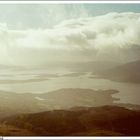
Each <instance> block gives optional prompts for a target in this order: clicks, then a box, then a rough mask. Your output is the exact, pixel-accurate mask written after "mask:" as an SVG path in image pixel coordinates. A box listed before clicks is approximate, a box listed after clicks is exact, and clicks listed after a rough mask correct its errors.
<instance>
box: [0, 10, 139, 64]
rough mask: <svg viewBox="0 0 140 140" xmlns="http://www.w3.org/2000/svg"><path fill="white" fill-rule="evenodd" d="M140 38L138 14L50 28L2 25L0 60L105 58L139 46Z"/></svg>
mask: <svg viewBox="0 0 140 140" xmlns="http://www.w3.org/2000/svg"><path fill="white" fill-rule="evenodd" d="M139 38H140V14H139V13H109V14H106V15H102V16H96V17H89V18H79V19H71V20H66V21H63V22H62V23H60V24H58V25H56V26H54V27H53V28H50V29H31V30H10V29H8V27H7V26H6V24H0V46H1V47H0V55H1V59H0V63H12V64H20V65H25V64H45V63H46V62H47V61H63V60H65V61H66V60H68V61H72V59H73V61H76V60H77V61H79V60H81V59H84V60H85V61H89V60H91V61H92V60H94V59H102V58H103V59H104V57H106V56H105V55H107V54H108V53H110V52H111V53H112V57H113V56H114V55H117V53H120V51H119V50H120V49H122V48H123V49H127V48H131V47H133V46H140V39H139ZM113 58H114V57H113ZM74 59H75V60H74Z"/></svg>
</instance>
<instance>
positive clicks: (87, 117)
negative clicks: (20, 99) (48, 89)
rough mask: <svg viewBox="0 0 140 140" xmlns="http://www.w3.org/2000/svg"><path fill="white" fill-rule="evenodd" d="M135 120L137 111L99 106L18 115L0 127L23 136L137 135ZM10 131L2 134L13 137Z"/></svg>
mask: <svg viewBox="0 0 140 140" xmlns="http://www.w3.org/2000/svg"><path fill="white" fill-rule="evenodd" d="M139 118H140V111H135V110H129V109H126V108H123V107H116V106H102V107H80V108H72V109H69V110H53V111H46V112H40V113H33V114H21V115H16V116H11V117H8V118H5V119H3V120H1V121H0V124H1V126H4V128H6V126H11V128H14V130H15V129H16V132H17V133H16V134H15V135H18V132H20V133H19V135H23V136H26V135H33V136H140V129H139V126H140V119H139ZM7 128H8V127H7ZM1 129H2V127H1V128H0V133H1ZM14 130H12V129H10V130H7V129H5V131H6V133H5V135H12V133H11V132H13V135H14ZM22 130H23V133H22ZM25 131H26V132H27V133H25Z"/></svg>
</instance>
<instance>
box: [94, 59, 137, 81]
mask: <svg viewBox="0 0 140 140" xmlns="http://www.w3.org/2000/svg"><path fill="white" fill-rule="evenodd" d="M93 74H98V75H99V77H101V78H107V79H110V80H114V81H119V82H131V83H140V60H139V61H134V62H129V63H126V64H123V65H120V66H116V67H113V68H110V69H106V70H102V71H96V72H94V73H93Z"/></svg>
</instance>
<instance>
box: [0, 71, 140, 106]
mask: <svg viewBox="0 0 140 140" xmlns="http://www.w3.org/2000/svg"><path fill="white" fill-rule="evenodd" d="M40 73H41V74H40ZM64 74H65V75H64ZM66 74H67V75H66ZM90 76H91V75H90V73H86V74H83V75H82V74H81V75H80V74H79V75H76V74H75V75H72V74H71V73H68V72H63V73H60V72H57V73H54V72H52V73H49V74H48V73H46V72H40V71H38V72H37V71H34V72H27V73H26V72H18V73H16V72H15V73H12V74H11V73H8V72H7V73H4V72H3V73H2V72H1V76H0V90H4V91H11V92H16V93H29V92H30V93H36V94H37V93H43V92H48V91H54V90H58V89H62V88H86V89H87V88H89V89H115V90H118V91H119V92H118V93H117V94H114V95H113V96H114V97H117V98H120V101H119V102H121V103H132V104H140V84H133V83H123V82H114V81H110V80H107V79H97V78H90ZM36 78H38V79H37V80H34V79H36ZM28 80H29V81H28Z"/></svg>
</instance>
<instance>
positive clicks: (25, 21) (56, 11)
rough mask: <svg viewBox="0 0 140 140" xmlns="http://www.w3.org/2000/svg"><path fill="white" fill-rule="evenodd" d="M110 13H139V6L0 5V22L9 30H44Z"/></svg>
mask: <svg viewBox="0 0 140 140" xmlns="http://www.w3.org/2000/svg"><path fill="white" fill-rule="evenodd" d="M110 12H140V4H22V5H18V4H6V5H5V4H0V22H3V23H7V25H8V26H9V27H10V28H20V29H22V28H44V27H45V28H46V27H48V26H49V27H50V26H53V25H55V24H58V22H60V21H62V20H64V19H69V18H79V17H87V16H97V15H101V14H106V13H110Z"/></svg>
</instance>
